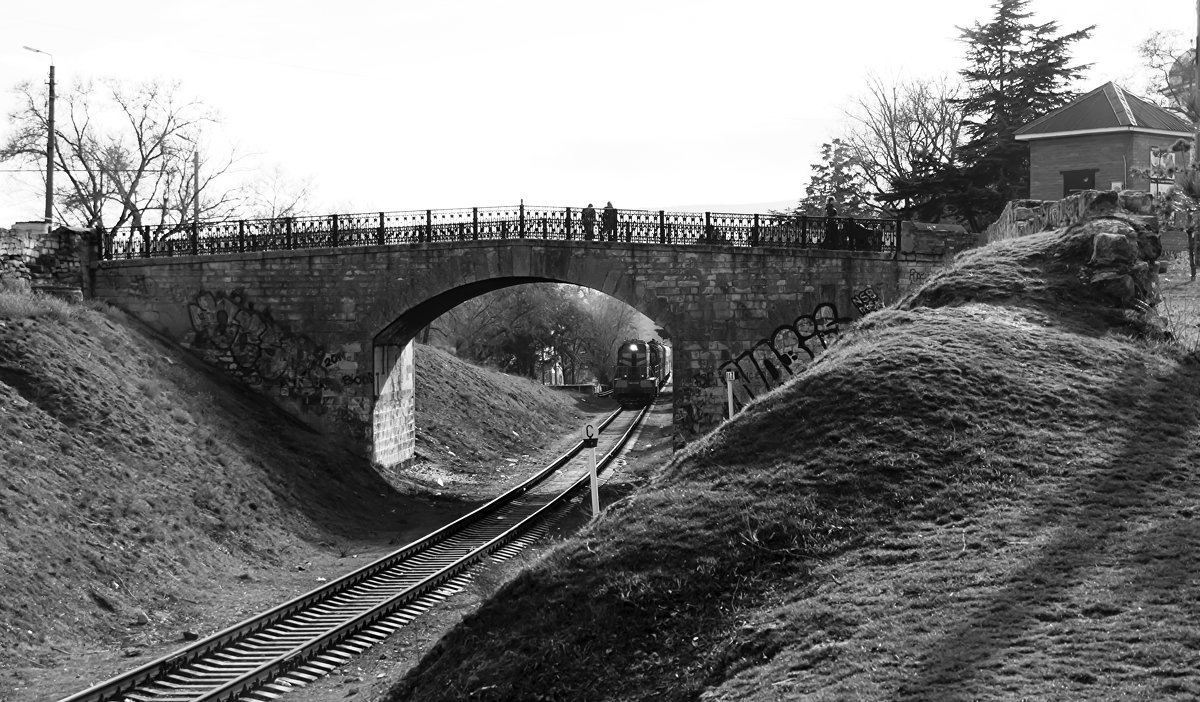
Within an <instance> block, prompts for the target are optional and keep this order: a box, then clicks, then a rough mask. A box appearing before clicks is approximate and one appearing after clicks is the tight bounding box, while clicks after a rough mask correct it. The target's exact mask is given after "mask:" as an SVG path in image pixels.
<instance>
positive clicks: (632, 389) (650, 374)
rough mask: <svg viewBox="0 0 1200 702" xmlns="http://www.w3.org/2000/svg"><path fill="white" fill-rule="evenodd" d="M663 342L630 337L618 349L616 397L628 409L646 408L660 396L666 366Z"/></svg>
mask: <svg viewBox="0 0 1200 702" xmlns="http://www.w3.org/2000/svg"><path fill="white" fill-rule="evenodd" d="M663 356H664V354H663V348H662V345H661V344H659V343H658V342H655V341H650V342H646V341H642V340H640V339H630V340H629V341H625V342H623V343H622V344H621V346H620V347H619V348H618V349H617V367H616V372H615V373H613V399H614V400H616V401H617V402H619V403H621V407H624V408H626V409H631V408H637V407H645V406H646V405H648V404H650V403H651V402H654V398H655V397H657V396H658V386H659V378H660V377H661V375H662V365H663Z"/></svg>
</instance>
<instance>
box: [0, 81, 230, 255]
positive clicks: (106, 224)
mask: <svg viewBox="0 0 1200 702" xmlns="http://www.w3.org/2000/svg"><path fill="white" fill-rule="evenodd" d="M17 92H18V94H19V95H20V98H21V104H20V106H19V107H18V108H17V110H16V111H15V112H14V113H13V114H12V115H10V123H11V125H12V128H13V132H12V135H11V136H10V138H9V140H8V142H7V143H6V144H5V145H4V146H3V148H0V161H15V162H21V163H30V164H32V163H37V162H38V159H39V158H41V159H43V160H44V155H45V146H44V145H45V135H46V131H47V129H48V120H47V115H46V110H45V105H46V94H45V92H44V91H43V90H39V89H37V88H35V87H34V86H33V85H32V84H31V83H28V82H27V83H23V84H21V85H19V86H18V87H17ZM64 108H65V109H64ZM216 123H217V120H216V116H215V115H214V114H213V113H212V112H211V111H210V110H208V109H207V108H205V107H204V106H203V105H201V104H200V103H199V102H197V101H194V100H191V101H188V100H181V99H180V97H179V86H178V84H177V83H162V82H158V81H151V82H147V83H140V84H137V85H132V86H131V85H127V84H125V83H122V82H120V81H117V80H102V81H100V87H97V86H96V84H95V83H94V82H92V81H87V82H79V83H76V84H75V85H74V86H72V88H71V89H70V90H68V91H67V92H66V94H64V95H61V96H60V98H59V107H58V115H57V119H56V120H55V125H54V126H55V130H54V131H55V140H56V142H57V149H56V154H55V156H56V158H55V169H56V170H57V171H58V172H60V173H62V174H63V175H65V178H64V179H63V181H65V182H63V181H56V185H58V186H59V187H58V188H57V189H56V193H55V207H56V210H57V215H58V216H59V218H61V219H62V220H63V221H68V222H72V223H75V224H79V225H82V226H91V227H99V228H102V229H104V230H106V231H107V232H108V234H109V235H110V236H111V235H115V234H116V232H117V230H118V229H120V228H122V227H127V226H136V227H148V228H149V234H150V236H151V237H152V238H155V239H162V238H167V237H169V236H171V235H172V234H175V233H177V232H181V231H184V230H185V228H186V225H187V224H189V223H190V222H191V221H192V220H193V219H194V218H195V216H196V213H197V212H198V213H199V217H200V219H215V218H221V217H224V216H226V215H228V214H229V213H230V211H231V210H232V208H233V207H234V206H235V204H236V203H237V201H238V198H239V197H240V193H239V192H238V190H237V189H232V190H221V189H219V188H218V187H217V184H216V182H217V181H218V180H220V179H221V177H222V176H223V175H224V174H225V173H226V172H227V171H228V170H229V168H230V166H231V165H232V164H233V162H234V155H233V154H232V153H230V154H228V155H227V156H226V157H222V158H213V157H211V154H205V153H204V149H203V145H202V141H201V140H202V138H203V137H204V135H205V130H206V129H208V128H211V127H212V126H214V125H215V124H216ZM198 153H199V154H201V155H202V156H204V158H197V157H196V154H198ZM197 163H198V164H199V166H200V168H199V177H198V178H197V171H196V165H197ZM197 197H198V198H199V201H197Z"/></svg>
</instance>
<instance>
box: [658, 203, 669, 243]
mask: <svg viewBox="0 0 1200 702" xmlns="http://www.w3.org/2000/svg"><path fill="white" fill-rule="evenodd" d="M658 243H660V244H665V243H667V213H666V212H665V211H663V210H659V211H658Z"/></svg>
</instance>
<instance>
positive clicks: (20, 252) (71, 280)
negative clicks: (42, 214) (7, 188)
mask: <svg viewBox="0 0 1200 702" xmlns="http://www.w3.org/2000/svg"><path fill="white" fill-rule="evenodd" d="M88 234H89V232H88V231H87V230H80V229H75V228H72V227H57V228H55V229H53V230H52V229H51V228H50V227H49V225H47V224H46V223H44V222H17V223H16V224H14V225H13V226H12V228H11V229H0V281H3V282H5V283H6V284H9V285H16V286H18V287H29V288H32V289H33V290H41V291H46V292H53V293H55V294H60V295H66V294H67V293H69V292H70V291H75V292H76V293H77V295H74V297H82V295H83V292H84V290H85V289H86V288H87V287H88V283H87V279H88V277H89V271H88V267H89V265H90V261H89V260H88V259H89V249H88ZM66 296H72V295H66Z"/></svg>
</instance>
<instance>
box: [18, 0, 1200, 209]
mask: <svg viewBox="0 0 1200 702" xmlns="http://www.w3.org/2000/svg"><path fill="white" fill-rule="evenodd" d="M1197 3H1200V0H1197ZM1198 7H1200V5H1198ZM24 49H25V50H26V51H32V52H33V53H35V54H45V55H47V56H49V57H50V101H49V102H50V104H49V106H48V107H47V109H46V224H52V223H53V222H54V54H52V53H50V52H49V51H42V50H41V49H35V48H33V47H32V46H26V47H24Z"/></svg>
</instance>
